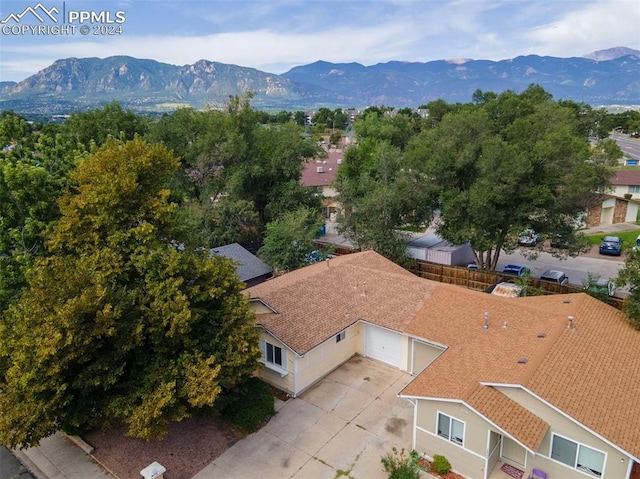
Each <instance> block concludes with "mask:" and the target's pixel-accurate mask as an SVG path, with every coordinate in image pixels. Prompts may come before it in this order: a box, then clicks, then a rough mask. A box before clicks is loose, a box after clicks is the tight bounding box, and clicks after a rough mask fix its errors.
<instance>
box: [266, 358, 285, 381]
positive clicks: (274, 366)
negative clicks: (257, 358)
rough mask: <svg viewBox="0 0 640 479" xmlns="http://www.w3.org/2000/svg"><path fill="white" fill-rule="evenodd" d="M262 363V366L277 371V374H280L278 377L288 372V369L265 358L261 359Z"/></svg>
mask: <svg viewBox="0 0 640 479" xmlns="http://www.w3.org/2000/svg"><path fill="white" fill-rule="evenodd" d="M262 363H263V364H264V366H265V367H266V368H267V369H271V370H272V371H275V372H277V373H278V374H280V377H285V376H286V375H287V374H289V371H287V370H286V369H284V368H281V367H280V366H278V365H277V364H274V363H270V362H268V361H267V360H265V359H263V360H262Z"/></svg>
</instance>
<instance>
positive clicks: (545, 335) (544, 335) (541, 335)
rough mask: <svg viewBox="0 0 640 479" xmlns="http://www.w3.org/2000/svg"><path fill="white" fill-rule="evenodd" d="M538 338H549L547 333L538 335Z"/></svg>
mask: <svg viewBox="0 0 640 479" xmlns="http://www.w3.org/2000/svg"><path fill="white" fill-rule="evenodd" d="M538 337H539V338H541V339H542V338H546V337H547V333H538Z"/></svg>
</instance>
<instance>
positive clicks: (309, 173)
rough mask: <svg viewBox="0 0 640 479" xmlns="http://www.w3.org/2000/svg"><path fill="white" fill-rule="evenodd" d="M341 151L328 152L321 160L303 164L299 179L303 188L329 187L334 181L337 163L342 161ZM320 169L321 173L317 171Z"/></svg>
mask: <svg viewBox="0 0 640 479" xmlns="http://www.w3.org/2000/svg"><path fill="white" fill-rule="evenodd" d="M342 158H343V153H342V151H335V150H330V151H329V152H327V157H326V158H323V159H322V160H319V161H316V160H310V161H309V162H307V163H305V165H304V168H303V170H302V176H301V177H300V183H301V184H303V185H304V186H329V185H331V183H333V181H334V180H335V179H336V173H337V172H338V166H339V163H338V162H339V161H342ZM318 168H321V169H322V172H319V171H318Z"/></svg>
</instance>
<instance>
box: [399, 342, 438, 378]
mask: <svg viewBox="0 0 640 479" xmlns="http://www.w3.org/2000/svg"><path fill="white" fill-rule="evenodd" d="M407 337H408V339H409V340H410V341H409V345H410V346H411V365H410V369H409V373H410V374H411V375H416V376H418V375H419V374H417V373H416V372H415V371H414V367H413V366H414V362H415V358H416V343H422V344H424V345H426V346H430V347H432V348H437V349H440V354H438V355H437V356H436V357H435V358H433V361H431V362H430V363H429V364H427V365H426V366H425V367H424V369H421V370H420V373H422V372H423V371H424V370H425V369H427V368H428V367H429V366H431V365H432V364H433V363H434V362H435V361H437V359H438V358H439V357H440V356H442V353H444V352H445V351H446V350H447V348H446V347H443V346H439V345H437V344H435V343H433V342H431V341H424V340H421V339H418V338H416V337H412V336H407Z"/></svg>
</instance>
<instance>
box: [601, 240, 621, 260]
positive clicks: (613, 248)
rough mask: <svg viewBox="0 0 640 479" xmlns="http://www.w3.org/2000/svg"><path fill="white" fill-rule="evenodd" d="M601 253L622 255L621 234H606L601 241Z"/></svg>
mask: <svg viewBox="0 0 640 479" xmlns="http://www.w3.org/2000/svg"><path fill="white" fill-rule="evenodd" d="M598 251H599V253H600V254H611V255H614V256H620V255H621V254H622V238H620V237H619V236H605V237H604V239H603V240H602V243H600V249H599V250H598Z"/></svg>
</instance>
